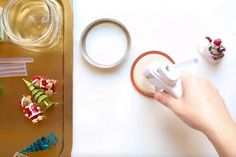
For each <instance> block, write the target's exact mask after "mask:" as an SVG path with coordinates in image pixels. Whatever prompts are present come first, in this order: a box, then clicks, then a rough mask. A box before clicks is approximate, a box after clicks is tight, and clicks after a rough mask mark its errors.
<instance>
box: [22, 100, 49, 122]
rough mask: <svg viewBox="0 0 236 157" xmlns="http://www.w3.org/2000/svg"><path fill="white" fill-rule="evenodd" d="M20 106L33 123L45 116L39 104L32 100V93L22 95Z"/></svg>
mask: <svg viewBox="0 0 236 157" xmlns="http://www.w3.org/2000/svg"><path fill="white" fill-rule="evenodd" d="M20 106H21V107H22V108H23V112H24V113H25V116H26V117H27V118H29V119H30V120H31V121H32V122H33V123H38V122H40V121H42V120H43V119H44V118H45V116H43V114H42V111H41V108H40V107H39V105H38V104H36V103H33V102H32V100H31V96H30V95H28V96H23V97H22V99H21V100H20Z"/></svg>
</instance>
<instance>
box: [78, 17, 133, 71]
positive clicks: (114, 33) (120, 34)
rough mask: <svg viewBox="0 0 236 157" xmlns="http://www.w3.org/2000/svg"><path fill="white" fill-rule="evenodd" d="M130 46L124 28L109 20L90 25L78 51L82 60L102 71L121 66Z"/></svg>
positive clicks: (83, 35) (129, 39) (85, 31)
mask: <svg viewBox="0 0 236 157" xmlns="http://www.w3.org/2000/svg"><path fill="white" fill-rule="evenodd" d="M99 44H100V45H99ZM124 45H125V46H124ZM130 46H131V38H130V34H129V32H128V30H127V29H126V27H125V26H124V25H123V24H122V23H121V22H119V21H117V20H114V19H109V18H103V19H98V20H96V21H94V22H92V23H90V24H89V25H88V26H87V27H86V28H85V30H84V31H83V33H82V36H81V39H80V51H81V53H82V56H83V57H84V59H85V60H86V61H88V62H89V63H90V64H91V65H93V66H95V67H98V68H103V69H108V68H113V67H115V66H117V65H119V64H121V63H122V62H123V61H124V60H125V59H126V58H127V56H128V53H129V50H130ZM100 49H103V50H100ZM121 49H122V50H121Z"/></svg>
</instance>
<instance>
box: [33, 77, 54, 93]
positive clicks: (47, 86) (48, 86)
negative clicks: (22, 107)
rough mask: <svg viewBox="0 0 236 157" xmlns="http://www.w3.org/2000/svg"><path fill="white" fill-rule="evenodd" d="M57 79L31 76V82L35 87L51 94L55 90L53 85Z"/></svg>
mask: <svg viewBox="0 0 236 157" xmlns="http://www.w3.org/2000/svg"><path fill="white" fill-rule="evenodd" d="M56 83H57V81H56V80H53V79H46V78H43V77H42V76H33V77H32V84H33V85H34V86H35V87H38V88H41V89H43V90H44V91H45V92H46V93H47V94H48V95H52V94H53V93H54V92H55V86H56Z"/></svg>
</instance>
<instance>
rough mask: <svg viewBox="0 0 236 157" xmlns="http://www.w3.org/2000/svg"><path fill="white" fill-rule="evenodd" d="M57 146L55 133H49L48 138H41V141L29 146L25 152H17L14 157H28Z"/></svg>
mask: <svg viewBox="0 0 236 157" xmlns="http://www.w3.org/2000/svg"><path fill="white" fill-rule="evenodd" d="M56 144H57V138H56V136H55V134H54V133H49V134H48V135H47V136H46V137H41V138H40V139H38V140H36V141H35V142H33V143H32V144H31V145H29V146H27V147H26V148H25V149H24V150H22V151H20V152H16V153H15V155H14V156H13V157H28V156H26V154H29V153H32V152H37V151H45V150H48V149H50V148H51V147H53V146H55V145H56Z"/></svg>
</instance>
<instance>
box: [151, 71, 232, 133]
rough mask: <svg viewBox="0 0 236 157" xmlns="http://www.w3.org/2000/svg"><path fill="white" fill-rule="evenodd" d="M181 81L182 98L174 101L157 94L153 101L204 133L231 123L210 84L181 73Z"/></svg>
mask: <svg viewBox="0 0 236 157" xmlns="http://www.w3.org/2000/svg"><path fill="white" fill-rule="evenodd" d="M181 80H182V85H183V95H182V97H180V98H179V99H176V98H174V97H172V96H170V95H169V94H168V93H165V92H158V93H156V94H155V99H157V100H158V101H159V102H161V103H162V104H163V105H165V106H167V107H168V108H170V109H171V110H172V111H173V112H174V113H175V114H176V115H177V116H178V117H180V118H181V119H182V120H183V121H184V122H185V123H186V124H187V125H189V126H190V127H192V128H194V129H197V130H200V131H202V132H204V133H207V132H210V131H214V130H219V129H220V128H222V126H225V125H231V124H232V123H233V120H232V118H231V117H230V115H229V113H228V111H227V108H226V106H225V103H224V100H223V98H222V97H221V95H220V93H219V91H218V90H217V89H216V88H215V87H214V86H213V85H212V83H211V82H209V81H208V80H205V79H203V78H201V77H199V76H194V75H192V74H189V73H183V74H182V76H181Z"/></svg>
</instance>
